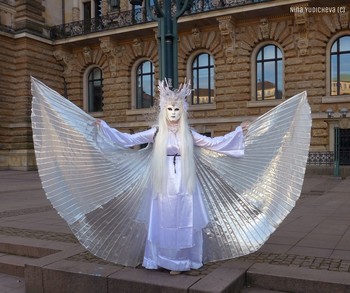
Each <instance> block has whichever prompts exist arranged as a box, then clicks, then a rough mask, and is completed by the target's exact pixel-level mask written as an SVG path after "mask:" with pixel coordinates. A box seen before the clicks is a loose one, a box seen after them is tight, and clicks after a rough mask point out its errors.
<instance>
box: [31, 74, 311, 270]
mask: <svg viewBox="0 0 350 293" xmlns="http://www.w3.org/2000/svg"><path fill="white" fill-rule="evenodd" d="M32 94H33V102H32V116H31V118H32V129H33V141H34V147H35V155H36V161H37V165H38V170H39V175H40V178H41V181H42V185H43V188H44V190H45V194H46V196H47V198H48V199H49V200H50V201H51V203H52V205H53V207H54V208H55V209H56V210H57V211H58V213H59V214H60V215H61V216H62V217H63V218H64V219H65V220H66V222H67V223H68V225H69V227H70V228H71V230H72V232H73V233H74V235H75V236H76V237H77V239H78V240H79V241H80V243H81V244H82V245H83V246H84V247H85V248H86V249H87V250H89V251H90V252H91V253H93V254H95V255H96V256H98V257H100V258H103V259H105V260H107V261H110V262H113V263H117V264H120V265H125V266H133V267H135V266H138V265H140V264H142V263H143V264H144V266H146V267H148V268H156V267H158V266H161V267H166V268H171V269H172V270H188V269H190V268H197V267H199V266H200V265H201V263H207V262H211V261H218V260H224V259H230V258H234V257H239V256H242V255H246V254H249V253H252V252H254V251H256V250H257V249H259V248H260V247H261V245H263V244H264V243H265V241H266V240H267V239H268V238H269V236H270V235H271V233H273V232H274V231H275V229H276V228H277V227H278V225H279V224H280V223H281V222H282V221H283V219H284V218H285V217H286V216H287V215H288V213H289V212H290V211H291V209H292V208H293V207H294V206H295V202H296V201H297V199H298V198H299V195H300V192H301V188H302V184H303V179H304V173H305V167H306V162H307V158H308V150H309V144H310V131H311V112H310V107H309V104H308V100H307V96H306V92H303V93H300V94H298V95H296V96H294V97H291V98H289V99H287V100H286V101H285V102H283V103H282V104H280V105H279V106H277V107H275V108H273V109H272V110H270V111H269V112H267V113H266V114H264V115H262V116H261V117H258V118H257V119H256V120H255V121H254V122H252V124H251V125H250V126H249V129H248V132H247V134H246V135H245V139H244V141H243V139H242V135H241V130H240V128H237V130H236V131H235V132H232V133H229V134H228V135H226V136H224V137H221V138H214V139H210V138H206V137H203V136H201V135H199V134H197V133H195V132H193V140H194V144H195V145H196V147H194V160H195V168H196V176H197V185H196V189H195V191H194V192H193V194H192V195H187V194H186V190H183V189H182V188H181V184H180V183H179V182H180V177H181V171H180V170H181V168H180V164H181V155H180V156H176V157H175V160H176V162H175V163H176V164H175V170H176V173H175V170H174V164H173V160H174V157H173V156H172V155H173V154H175V153H178V152H179V150H178V148H177V139H176V137H175V136H173V135H170V136H169V148H168V154H169V155H170V156H169V157H168V165H169V168H168V169H169V172H168V175H169V176H168V180H169V182H170V183H169V184H168V192H167V193H166V194H165V195H163V194H162V195H160V196H155V197H154V196H153V195H152V193H153V192H152V188H151V186H150V185H151V184H150V175H149V174H150V172H151V169H150V165H151V164H150V162H151V156H152V151H153V148H152V144H151V145H150V146H149V147H147V148H144V149H141V150H134V149H131V148H130V146H132V145H136V144H142V143H145V142H152V141H153V136H154V133H155V129H150V130H147V131H145V132H141V133H139V134H136V135H128V134H120V133H119V132H117V131H112V130H110V131H109V130H108V129H109V128H108V127H103V129H104V130H105V131H100V130H99V129H98V127H97V126H96V123H95V118H94V117H91V116H90V115H88V114H87V113H85V112H84V111H82V110H81V109H80V108H78V107H77V106H76V105H74V104H73V103H71V102H70V101H69V100H67V99H65V98H64V97H62V96H61V95H60V94H58V93H57V92H55V91H54V90H52V89H50V88H49V87H47V86H46V85H44V84H43V83H41V82H40V81H38V80H36V79H35V78H32ZM243 144H244V156H243V157H241V156H242V154H243V153H242V149H243ZM197 146H198V147H197ZM237 157H239V158H237Z"/></svg>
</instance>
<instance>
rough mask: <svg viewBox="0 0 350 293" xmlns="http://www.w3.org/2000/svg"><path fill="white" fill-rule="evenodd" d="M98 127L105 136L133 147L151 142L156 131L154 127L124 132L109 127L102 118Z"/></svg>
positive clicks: (120, 143) (125, 145)
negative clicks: (134, 131) (135, 131)
mask: <svg viewBox="0 0 350 293" xmlns="http://www.w3.org/2000/svg"><path fill="white" fill-rule="evenodd" d="M98 128H99V131H101V133H102V134H103V135H104V136H105V137H107V138H108V139H110V140H111V141H113V142H116V143H118V144H119V145H122V146H124V147H133V146H135V145H140V144H144V143H150V142H153V138H154V134H155V133H156V129H155V128H150V129H148V130H145V131H141V132H138V133H135V134H130V133H124V132H120V131H118V130H117V129H115V128H112V127H110V126H109V125H108V124H107V123H106V122H105V121H103V120H101V122H100V124H99V126H98Z"/></svg>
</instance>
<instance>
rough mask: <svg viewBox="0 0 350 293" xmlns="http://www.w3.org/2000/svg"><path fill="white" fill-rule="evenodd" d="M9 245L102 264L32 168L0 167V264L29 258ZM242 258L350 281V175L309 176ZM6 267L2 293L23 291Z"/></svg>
mask: <svg viewBox="0 0 350 293" xmlns="http://www.w3.org/2000/svg"><path fill="white" fill-rule="evenodd" d="M8 243H18V244H19V245H20V246H21V247H22V250H23V247H30V246H39V244H42V245H41V247H46V248H47V251H43V249H42V248H41V250H40V251H39V250H38V251H35V250H34V251H33V250H31V252H30V253H29V254H31V255H29V256H30V257H31V258H40V257H42V256H43V255H50V253H52V251H55V249H56V250H57V251H60V250H64V249H66V250H70V251H73V252H75V253H73V252H72V253H71V255H65V256H64V258H65V260H68V261H82V262H86V263H90V264H92V266H94V264H98V263H104V262H103V261H101V260H99V259H97V258H95V257H94V256H92V255H90V254H89V253H87V252H86V251H84V250H83V249H81V248H80V247H79V244H78V243H77V241H76V239H75V238H74V236H73V235H72V234H71V232H70V230H69V228H68V226H67V225H66V223H65V222H64V221H63V220H62V219H61V218H60V217H59V216H58V215H57V213H56V211H55V210H53V209H52V207H51V205H50V203H49V202H48V200H47V199H46V198H45V196H44V192H43V190H42V189H41V184H40V180H39V177H38V174H37V172H35V171H26V172H23V171H0V263H7V264H9V263H10V264H15V263H21V262H24V263H26V262H27V261H28V260H27V258H23V256H19V255H18V254H19V253H17V252H16V249H17V251H18V249H19V248H18V247H16V248H11V247H10V246H9V245H8ZM48 243H49V244H48ZM5 244H6V245H5ZM22 250H21V251H22ZM35 254H38V255H35ZM27 257H28V255H27ZM241 261H243V262H251V263H254V264H255V265H256V267H255V268H256V269H258V268H260V269H261V268H264V265H273V266H280V268H281V269H285V268H288V269H290V268H297V269H299V268H300V269H308V270H309V271H310V270H312V272H313V273H315V274H316V275H317V274H319V275H320V276H321V275H322V276H323V274H324V273H325V272H332V273H331V274H334V273H338V274H342V276H345V277H346V278H349V279H350V178H346V179H339V178H334V177H331V176H319V175H307V176H306V178H305V182H304V186H303V191H302V195H301V198H300V199H299V201H298V202H297V205H296V207H295V209H294V210H293V211H292V212H291V213H290V215H289V216H288V217H287V218H286V219H285V221H284V222H283V223H282V225H281V226H280V227H279V228H278V229H277V231H276V232H275V233H274V234H273V235H272V236H271V237H270V239H269V240H268V241H267V243H266V244H265V245H264V246H263V247H262V248H261V249H260V250H259V251H257V252H256V253H253V254H251V255H249V256H246V257H243V258H241ZM220 266H223V267H224V266H225V264H223V263H216V264H209V265H206V266H204V267H203V268H202V269H201V270H199V271H193V272H190V273H188V275H189V276H192V277H198V278H203V276H206V275H208V274H211V272H213V271H215V270H216V269H218V268H220ZM7 267H8V266H7ZM7 267H1V266H0V292H1V293H19V292H25V289H24V286H25V284H24V278H23V277H22V276H21V274H22V273H23V271H18V269H17V270H16V269H13V270H10V271H9V272H7V271H4V270H5V269H4V268H7ZM252 271H254V269H252ZM1 273H4V274H1ZM344 273H345V275H344ZM10 274H11V275H18V277H16V276H11V275H10ZM347 274H349V275H347ZM247 292H248V291H247ZM249 292H253V291H249Z"/></svg>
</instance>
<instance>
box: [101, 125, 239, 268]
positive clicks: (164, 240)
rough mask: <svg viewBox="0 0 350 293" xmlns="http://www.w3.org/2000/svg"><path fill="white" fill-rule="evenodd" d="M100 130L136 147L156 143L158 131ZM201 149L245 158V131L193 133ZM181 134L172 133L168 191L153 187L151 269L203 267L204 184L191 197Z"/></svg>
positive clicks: (104, 127)
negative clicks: (211, 134) (184, 175)
mask: <svg viewBox="0 0 350 293" xmlns="http://www.w3.org/2000/svg"><path fill="white" fill-rule="evenodd" d="M100 125H101V128H100V131H102V132H103V134H104V135H105V136H106V137H108V138H109V139H110V140H111V141H113V142H116V143H118V144H119V145H123V146H124V147H132V146H135V145H138V144H145V143H153V140H154V139H155V133H156V129H155V128H153V129H150V130H147V131H143V132H139V133H136V134H128V133H121V132H119V131H117V130H116V129H113V128H110V127H109V126H108V125H107V124H106V123H105V122H104V121H101V124H100ZM192 137H193V143H194V145H195V146H197V147H202V148H205V149H208V150H213V151H216V152H219V153H225V154H227V155H230V156H231V157H237V158H239V157H242V156H243V155H244V138H243V132H242V128H241V127H240V126H239V127H237V128H236V130H235V131H233V132H230V133H228V134H226V135H225V136H222V137H215V138H209V137H206V136H203V135H201V134H199V133H197V132H195V131H192ZM179 145H180V141H179V138H178V135H177V132H172V131H169V132H168V143H167V166H168V170H167V174H168V176H167V185H166V186H167V192H166V193H165V194H155V191H154V190H153V189H152V188H150V192H151V196H150V198H151V199H150V200H151V207H150V214H149V220H148V221H147V222H148V233H147V240H146V247H145V254H144V258H143V266H144V267H145V268H147V269H158V268H159V267H162V268H166V269H169V270H174V271H187V270H190V269H198V268H200V267H201V266H202V265H203V236H202V230H203V229H204V227H205V226H206V225H207V224H208V223H209V219H208V215H207V211H206V208H205V205H204V202H203V197H202V192H201V188H200V185H199V184H198V181H197V184H196V187H195V190H194V192H193V193H191V194H189V193H188V191H187V190H186V189H185V187H184V185H183V184H182V182H183V180H182V174H181V151H180V147H179Z"/></svg>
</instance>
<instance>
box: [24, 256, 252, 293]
mask: <svg viewBox="0 0 350 293" xmlns="http://www.w3.org/2000/svg"><path fill="white" fill-rule="evenodd" d="M247 266H248V263H247V262H244V263H240V262H238V261H237V262H228V263H225V264H224V265H222V266H220V267H218V268H216V269H214V270H213V271H211V272H210V273H209V274H207V275H190V274H186V273H183V274H180V275H176V276H171V275H170V274H169V272H168V271H166V270H160V271H155V270H146V269H142V268H130V267H122V266H117V265H110V264H96V263H89V262H82V261H72V260H67V259H64V260H59V261H56V262H52V263H48V264H46V265H45V264H44V263H43V262H42V261H41V264H39V263H38V262H37V261H36V262H35V261H33V262H32V263H31V264H27V265H26V267H25V284H26V293H47V292H49V293H71V292H74V293H95V292H99V293H113V292H124V293H137V292H139V293H157V292H159V293H167V292H169V293H170V292H171V293H188V292H189V293H221V292H233V293H239V292H241V291H242V289H243V286H244V282H245V272H246V270H247Z"/></svg>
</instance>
